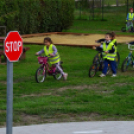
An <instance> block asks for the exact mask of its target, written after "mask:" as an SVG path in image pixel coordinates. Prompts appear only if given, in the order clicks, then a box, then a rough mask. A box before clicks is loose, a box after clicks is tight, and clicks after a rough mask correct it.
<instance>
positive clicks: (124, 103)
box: [0, 44, 134, 127]
mask: <svg viewBox="0 0 134 134" xmlns="http://www.w3.org/2000/svg"><path fill="white" fill-rule="evenodd" d="M29 47H30V51H28V52H27V58H26V60H23V61H21V62H18V63H14V105H13V110H14V125H28V124H39V123H48V122H70V121H99V120H134V70H133V69H132V70H129V71H128V72H126V73H122V72H121V71H120V69H119V70H118V77H117V78H111V77H110V75H108V76H107V77H105V78H99V77H98V75H99V73H101V72H99V73H98V74H97V75H96V76H95V77H94V78H89V77H88V71H89V67H90V65H91V64H92V60H93V57H94V56H95V54H96V53H97V52H96V51H95V50H92V49H89V48H79V47H67V46H58V50H59V53H60V55H61V57H62V61H63V62H64V64H63V67H64V71H65V72H67V73H68V74H69V77H68V80H67V81H63V80H60V81H56V80H55V79H54V78H53V77H50V76H48V77H47V78H46V80H45V82H44V83H36V81H35V72H36V70H37V68H38V67H39V66H40V65H39V64H38V62H37V57H36V56H34V55H35V52H37V51H38V50H41V49H42V48H43V46H33V45H29ZM118 50H119V52H120V55H121V63H122V61H123V59H125V57H126V56H127V54H128V52H129V50H128V49H127V46H126V45H124V44H119V45H118ZM5 122H6V65H0V126H1V127H2V126H5Z"/></svg>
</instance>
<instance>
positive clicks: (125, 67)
mask: <svg viewBox="0 0 134 134" xmlns="http://www.w3.org/2000/svg"><path fill="white" fill-rule="evenodd" d="M126 64H128V65H127V66H126ZM131 65H132V60H131ZM129 66H130V63H128V57H127V58H126V59H125V60H124V61H123V63H122V66H121V71H122V72H126V71H127V69H128V67H129Z"/></svg>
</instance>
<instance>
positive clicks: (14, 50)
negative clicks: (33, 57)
mask: <svg viewBox="0 0 134 134" xmlns="http://www.w3.org/2000/svg"><path fill="white" fill-rule="evenodd" d="M22 52H23V40H22V38H21V36H20V34H19V32H17V31H12V32H9V33H8V34H7V37H6V38H5V41H4V53H5V55H6V57H7V118H6V121H7V126H6V134H12V126H13V62H17V61H18V60H19V58H20V56H21V54H22Z"/></svg>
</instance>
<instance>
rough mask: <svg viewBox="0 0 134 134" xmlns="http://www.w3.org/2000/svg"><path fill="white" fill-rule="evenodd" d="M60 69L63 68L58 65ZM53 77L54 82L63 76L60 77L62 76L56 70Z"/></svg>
mask: <svg viewBox="0 0 134 134" xmlns="http://www.w3.org/2000/svg"><path fill="white" fill-rule="evenodd" d="M60 67H61V68H62V69H63V66H62V65H60ZM53 77H54V79H56V80H60V79H61V78H62V77H63V76H62V74H61V73H60V71H59V70H56V71H55V74H54V75H53Z"/></svg>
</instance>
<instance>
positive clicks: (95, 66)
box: [89, 64, 99, 78]
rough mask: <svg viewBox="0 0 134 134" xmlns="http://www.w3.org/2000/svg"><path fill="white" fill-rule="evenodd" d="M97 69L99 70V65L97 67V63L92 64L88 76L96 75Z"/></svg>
mask: <svg viewBox="0 0 134 134" xmlns="http://www.w3.org/2000/svg"><path fill="white" fill-rule="evenodd" d="M97 70H99V67H97V64H93V65H92V66H91V67H90V68H89V77H91V78H92V77H94V76H95V75H96V72H97Z"/></svg>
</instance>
